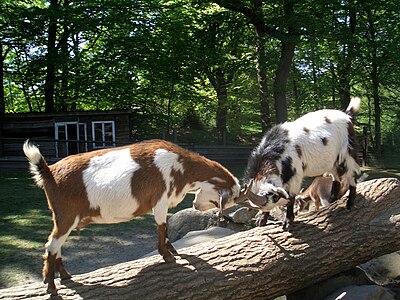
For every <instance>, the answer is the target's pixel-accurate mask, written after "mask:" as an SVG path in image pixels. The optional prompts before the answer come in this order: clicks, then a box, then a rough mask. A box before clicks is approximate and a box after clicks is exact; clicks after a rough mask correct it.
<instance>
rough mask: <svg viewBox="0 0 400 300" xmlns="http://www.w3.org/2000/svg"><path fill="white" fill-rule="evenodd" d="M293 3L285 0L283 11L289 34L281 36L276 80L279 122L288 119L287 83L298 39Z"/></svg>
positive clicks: (276, 104)
mask: <svg viewBox="0 0 400 300" xmlns="http://www.w3.org/2000/svg"><path fill="white" fill-rule="evenodd" d="M293 5H294V2H293V1H290V0H289V1H288V0H284V1H283V13H284V16H285V20H286V22H287V31H288V34H284V35H283V37H282V38H281V57H280V60H279V64H278V68H277V70H276V73H275V80H274V100H275V115H276V123H278V124H279V123H283V122H286V121H287V119H288V111H287V100H286V85H287V81H288V77H289V71H290V68H291V66H292V62H293V57H294V50H295V47H296V43H297V39H298V38H297V37H296V35H295V31H296V27H295V26H294V25H293V23H292V22H293V19H295V18H294V7H293Z"/></svg>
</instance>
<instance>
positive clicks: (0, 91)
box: [0, 41, 6, 137]
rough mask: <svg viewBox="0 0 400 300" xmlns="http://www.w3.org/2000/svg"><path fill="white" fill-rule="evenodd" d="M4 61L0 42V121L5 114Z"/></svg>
mask: <svg viewBox="0 0 400 300" xmlns="http://www.w3.org/2000/svg"><path fill="white" fill-rule="evenodd" d="M4 60H5V54H4V55H3V43H2V42H1V41H0V83H1V84H0V120H1V118H2V116H3V115H4V114H5V113H6V98H5V95H4ZM0 134H1V131H0ZM0 137H1V135H0Z"/></svg>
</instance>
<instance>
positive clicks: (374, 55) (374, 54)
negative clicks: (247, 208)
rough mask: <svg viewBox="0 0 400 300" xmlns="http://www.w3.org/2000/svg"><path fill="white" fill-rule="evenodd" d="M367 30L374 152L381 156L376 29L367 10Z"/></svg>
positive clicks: (370, 13)
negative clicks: (369, 44)
mask: <svg viewBox="0 0 400 300" xmlns="http://www.w3.org/2000/svg"><path fill="white" fill-rule="evenodd" d="M367 16H368V30H369V34H370V39H371V74H370V75H371V81H372V94H373V99H374V116H375V123H374V125H375V154H376V156H377V157H378V158H379V157H380V156H381V140H382V136H381V107H380V99H379V71H378V49H377V48H378V46H377V41H376V30H375V26H374V18H373V17H372V12H371V11H370V10H367Z"/></svg>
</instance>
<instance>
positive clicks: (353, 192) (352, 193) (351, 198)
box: [346, 186, 356, 209]
mask: <svg viewBox="0 0 400 300" xmlns="http://www.w3.org/2000/svg"><path fill="white" fill-rule="evenodd" d="M355 198H356V187H355V186H350V187H349V197H348V198H347V202H346V208H347V209H351V208H352V207H353V206H354V200H355Z"/></svg>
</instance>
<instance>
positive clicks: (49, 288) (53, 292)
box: [47, 285, 57, 296]
mask: <svg viewBox="0 0 400 300" xmlns="http://www.w3.org/2000/svg"><path fill="white" fill-rule="evenodd" d="M47 293H48V294H51V295H52V296H57V289H56V286H55V285H54V286H50V285H48V286H47Z"/></svg>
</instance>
